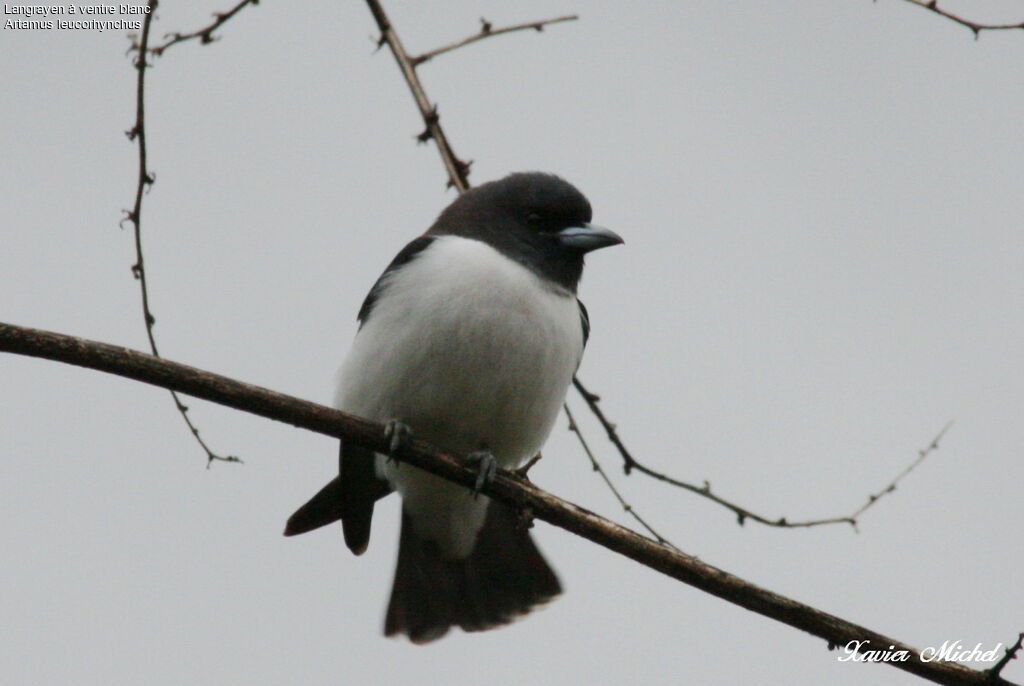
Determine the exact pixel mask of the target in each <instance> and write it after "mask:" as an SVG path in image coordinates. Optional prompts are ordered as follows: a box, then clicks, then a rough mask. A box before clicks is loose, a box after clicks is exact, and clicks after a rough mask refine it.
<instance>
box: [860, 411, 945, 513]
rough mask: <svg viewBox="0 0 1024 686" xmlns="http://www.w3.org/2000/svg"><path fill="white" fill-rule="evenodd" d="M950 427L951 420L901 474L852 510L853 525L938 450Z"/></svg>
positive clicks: (919, 451) (918, 452)
mask: <svg viewBox="0 0 1024 686" xmlns="http://www.w3.org/2000/svg"><path fill="white" fill-rule="evenodd" d="M951 426H953V420H952V419H950V420H949V421H948V422H946V425H945V426H944V427H942V429H941V430H940V431H939V433H937V434H936V435H935V438H933V439H932V442H931V443H929V444H928V446H927V447H925V448H921V449H920V450H918V451H917V459H915V460H914V461H913V462H911V463H910V464H909V465H907V466H906V467H905V468H904V469H903V471H902V472H900V473H899V474H897V475H896V478H895V479H893V480H892V481H890V482H889V483H888V484H887V485H886V486H885V488H883V489H882V490H880V491H878V492H877V493H872V494H871V495H869V496H868V501H867V502H866V503H864V504H863V505H861V506H860V508H858V509H857V510H854V512H853V513H852V514H851V515H850V519H852V520H854V524H856V520H857V517H859V516H860V515H861V513H862V512H864V511H865V510H866V509H868V508H869V507H871V506H872V505H874V504H875V503H877V502H878V500H879V498H881V497H882V496H884V495H886V494H888V493H892V492H893V491H895V490H896V485H897V484H899V482H900V481H902V480H903V477H905V476H906V475H907V474H910V472H912V471H914V469H915V468H916V467H917V465H919V464H921V463H922V462H924V458H926V457H928V456H929V455H930V454H931V453H933V452H934V451H936V450H938V449H939V441H941V440H942V438H943V437H944V436H945V435H946V432H947V431H949V429H950V427H951Z"/></svg>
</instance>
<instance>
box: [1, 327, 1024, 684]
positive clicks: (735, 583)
mask: <svg viewBox="0 0 1024 686" xmlns="http://www.w3.org/2000/svg"><path fill="white" fill-rule="evenodd" d="M0 351H7V352H13V353H16V354H21V355H30V356H33V357H38V358H43V359H49V360H55V361H58V362H65V363H67V364H74V365H78V366H81V367H87V368H90V369H96V370H99V371H104V372H108V373H111V374H117V375H119V376H122V377H126V378H130V379H135V380H137V381H141V382H144V383H148V384H153V385H156V386H161V387H163V388H167V389H169V390H173V391H179V392H181V393H187V394H189V395H192V396H195V397H197V398H202V399H204V400H209V401H211V402H215V403H219V404H221V405H226V406H228V407H233V408H235V409H238V410H242V411H244V412H249V413H252V414H256V415H259V416H261V417H266V418H268V419H274V420H277V421H282V422H286V423H288V424H292V425H294V426H297V427H301V428H304V429H308V430H310V431H315V432H317V433H320V434H323V435H326V436H334V437H337V438H342V439H344V440H346V441H350V442H351V443H353V444H354V445H358V446H362V447H364V448H366V449H368V450H373V451H376V452H386V451H387V450H388V439H387V437H386V435H385V430H384V426H383V425H382V424H378V423H376V422H371V421H368V420H366V419H361V418H359V417H355V416H353V415H350V414H346V413H344V412H341V411H339V410H334V409H332V408H329V407H324V406H323V405H317V404H316V403H311V402H308V401H305V400H301V399H299V398H295V397H292V396H288V395H285V394H283V393H277V392H274V391H270V390H267V389H265V388H260V387H258V386H253V385H250V384H246V383H242V382H239V381H235V380H233V379H229V378H227V377H223V376H220V375H218V374H213V373H211V372H207V371H203V370H200V369H195V368H194V367H187V366H185V365H182V364H177V363H174V362H170V361H168V360H164V359H161V358H158V357H155V356H153V355H147V354H145V353H141V352H138V351H134V350H128V349H126V348H122V347H119V346H114V345H108V344H106V343H98V342H96V341H89V340H86V339H83V338H76V337H74V336H66V335H63V334H57V333H52V332H49V331H41V330H39V329H30V328H27V327H21V326H14V325H11V324H4V323H0ZM396 457H397V458H398V459H399V460H401V461H402V462H407V463H409V464H411V465H412V466H414V467H418V468H420V469H424V470H426V471H428V472H430V473H432V474H436V475H437V476H439V477H441V478H444V479H447V480H448V481H451V482H453V483H457V484H460V485H462V486H466V487H472V486H473V484H474V483H475V481H476V477H477V474H476V469H475V468H474V467H472V466H470V465H469V463H468V462H467V461H466V460H465V458H463V457H461V456H455V455H452V454H450V453H446V452H443V451H441V450H439V449H438V448H436V447H434V446H432V445H430V444H429V443H426V442H424V441H419V440H411V441H409V442H408V443H405V444H403V445H402V447H401V448H399V450H398V453H397V455H396ZM482 491H483V493H484V494H485V495H487V496H490V497H492V498H495V499H496V500H498V501H500V502H502V503H505V504H507V505H510V506H512V507H515V508H517V509H520V510H523V509H528V510H529V511H530V512H531V514H532V515H533V516H534V517H536V518H537V519H540V520H542V521H545V522H548V523H550V524H553V525H554V526H557V527H559V528H562V529H565V530H566V531H569V532H570V533H574V534H576V535H578V536H581V537H583V538H585V539H587V540H589V541H591V542H593V543H596V544H598V545H600V546H603V547H605V548H607V549H609V550H612V551H614V552H617V553H619V554H620V555H623V556H625V557H628V558H630V559H631V560H634V561H636V562H638V563H640V564H642V565H644V566H646V567H648V568H650V569H653V570H655V571H657V572H661V573H662V574H664V575H666V576H669V577H671V578H673V579H676V580H678V581H681V582H683V583H685V584H689V585H690V586H693V587H694V588H698V589H700V590H702V591H704V592H706V593H709V594H711V595H714V596H716V597H718V598H722V599H723V600H725V601H727V602H730V603H733V604H734V605H738V606H739V607H743V608H746V609H748V610H751V611H753V612H756V613H758V614H760V615H762V616H765V617H769V618H771V619H774V620H776V621H778V622H781V623H783V624H786V625H788V626H791V627H794V628H797V629H800V630H801V631H805V632H807V633H810V634H812V635H814V636H817V637H819V638H821V639H823V640H825V641H827V642H828V645H829V646H831V647H835V646H845V645H847V644H849V643H850V642H851V641H863V642H865V644H870V645H875V646H890V648H889V650H890V651H894V652H898V651H904V650H905V651H906V656H907V659H905V660H903V659H901V660H892V661H884V662H883V663H882V664H885V665H888V666H889V667H895V668H897V669H901V670H904V671H906V672H909V673H911V674H916V675H917V676H920V677H922V678H924V679H928V680H930V681H933V682H935V683H939V684H949V685H950V686H964V685H968V684H969V685H976V686H1012V684H1010V682H1008V681H1006V680H1005V679H1003V678H1002V677H1001V676H1000V675H993V674H992V673H991V672H988V671H981V670H975V669H970V668H968V667H965V666H963V665H960V664H957V663H955V662H951V661H946V660H934V659H933V660H930V661H925V659H924V658H923V657H922V656H921V653H920V652H918V651H916V650H914V649H913V648H911V647H910V646H907V645H905V644H903V643H901V642H900V641H897V640H896V639H893V638H889V637H888V636H884V635H882V634H879V633H878V632H875V631H872V630H871V629H868V628H867V627H863V626H858V625H856V624H854V623H852V622H849V621H847V620H845V619H842V618H841V617H837V616H835V615H832V614H829V613H826V612H823V611H822V610H818V609H817V608H814V607H811V606H809V605H805V604H803V603H801V602H798V601H796V600H793V599H791V598H787V597H785V596H782V595H779V594H777V593H773V592H772V591H769V590H768V589H765V588H761V587H760V586H756V585H755V584H752V583H750V582H749V581H746V580H744V579H741V578H739V577H737V576H735V575H733V574H730V573H728V572H726V571H724V570H722V569H719V568H717V567H713V566H711V565H709V564H707V563H705V562H702V561H701V560H699V559H697V558H695V557H692V556H690V555H687V554H685V553H683V552H680V551H678V550H676V549H674V548H670V547H669V546H667V545H663V544H661V543H658V542H656V541H653V540H651V539H649V538H647V537H645V536H641V535H640V534H638V533H636V532H634V531H631V530H630V529H628V528H626V527H624V526H621V525H619V524H616V523H615V522H612V521H610V520H608V519H605V518H604V517H600V516H598V515H596V514H594V513H593V512H590V511H588V510H586V509H584V508H582V507H579V506H577V505H574V504H573V503H570V502H568V501H565V500H562V499H561V498H558V497H557V496H555V495H552V494H550V493H548V492H546V491H543V490H541V489H539V488H537V487H536V486H535V485H533V484H532V483H531V482H530V481H528V480H525V479H520V478H518V477H516V476H515V475H514V474H512V473H511V472H507V471H505V470H501V469H499V470H498V473H497V475H496V476H495V478H494V480H493V481H489V482H487V483H486V484H484V486H483V489H482Z"/></svg>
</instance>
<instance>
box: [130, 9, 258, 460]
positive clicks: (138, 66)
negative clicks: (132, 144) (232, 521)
mask: <svg viewBox="0 0 1024 686" xmlns="http://www.w3.org/2000/svg"><path fill="white" fill-rule="evenodd" d="M157 4H159V0H149V3H148V7H149V12H148V13H147V14H146V18H145V19H144V20H143V22H142V34H141V35H140V36H139V40H138V42H136V43H133V44H132V47H131V52H134V53H135V60H134V62H133V66H134V67H135V70H136V71H137V72H138V74H137V76H136V82H135V125H134V126H133V127H132V128H131V129H130V130H129V131H128V132H127V135H128V139H129V140H133V141H136V142H137V143H138V145H139V175H138V184H137V186H136V188H135V204H134V205H133V206H132V209H130V210H125V217H124V219H122V220H121V225H122V227H123V226H124V222H126V221H127V222H131V224H132V228H133V230H134V233H135V264H133V265H132V275H133V276H134V277H135V279H136V280H137V281H138V282H139V290H140V291H142V315H143V318H144V319H145V322H146V336H147V337H148V338H149V349H150V350H151V351H152V352H153V354H154V355H156V356H157V357H159V356H160V352H159V351H158V350H157V347H156V336H155V335H154V334H153V326H154V325H155V324H156V317H154V316H153V311H152V309H151V308H150V306H149V286H148V283H147V281H146V265H145V260H144V259H143V254H142V196H143V194H144V193H146V191H147V190H148V189H149V188H150V187H151V186H152V185H153V183H154V182H155V181H156V177H155V176H154V175H153V174H152V172H150V171H149V167H148V166H147V162H146V97H145V95H146V69H147V68H148V67H149V66H150V65H149V63H147V62H146V56H147V55H148V54H149V51H148V48H147V46H148V43H149V30H150V27H151V26H152V23H153V17H154V16H155V14H156V7H157ZM171 397H172V398H174V405H175V407H176V408H177V409H178V412H179V413H180V414H181V417H182V419H184V420H185V424H186V425H187V426H188V429H189V431H190V432H191V433H192V435H193V436H194V437H195V439H196V441H197V442H198V443H199V445H200V447H201V448H202V449H203V450H204V451H205V452H206V466H207V468H209V466H210V463H212V462H213V461H214V460H217V461H220V462H241V461H242V460H241V459H239V458H238V457H236V456H234V455H228V456H223V455H218V454H217V453H215V452H213V451H212V450H211V449H210V446H208V445H207V444H206V441H204V440H203V438H202V437H201V436H200V435H199V429H198V428H196V425H195V424H194V423H193V422H192V418H191V417H190V416H189V414H188V407H187V406H186V405H185V404H184V403H183V402H181V398H179V397H178V394H177V393H176V392H175V391H173V390H172V391H171Z"/></svg>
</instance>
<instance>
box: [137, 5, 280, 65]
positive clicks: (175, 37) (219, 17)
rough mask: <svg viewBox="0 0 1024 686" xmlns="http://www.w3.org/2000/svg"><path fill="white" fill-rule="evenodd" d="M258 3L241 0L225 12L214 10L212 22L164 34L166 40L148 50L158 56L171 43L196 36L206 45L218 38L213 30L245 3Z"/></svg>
mask: <svg viewBox="0 0 1024 686" xmlns="http://www.w3.org/2000/svg"><path fill="white" fill-rule="evenodd" d="M259 3H260V0H242V1H241V2H239V3H238V4H237V5H235V6H234V7H232V8H231V9H229V10H228V11H227V12H215V13H214V15H213V23H212V24H210V25H209V26H204V27H203V28H201V29H198V30H196V31H192V32H190V33H168V34H165V35H164V38H166V39H167V40H166V41H164V42H163V43H161V44H160V45H158V46H156V47H155V48H150V49H149V51H150V52H151V53H153V54H154V55H156V56H158V57H159V56H160V55H162V54H163V53H164V50H166V49H167V48H169V47H171V46H172V45H177V44H178V43H184V42H185V41H190V40H193V39H196V38H198V39H199V42H200V43H202V44H203V45H206V44H207V43H212V42H214V41H215V40H218V38H217V37H215V36H214V35H213V32H214V31H216V30H217V29H219V28H220V27H221V26H223V25H224V24H225V23H226V22H228V21H230V20H231V18H232V17H234V16H235V15H236V14H238V13H239V12H241V11H242V9H243V8H244V7H245V6H246V5H258V4H259ZM153 8H154V9H155V3H154V5H153ZM149 16H152V12H150V14H149V15H147V18H148V17H149Z"/></svg>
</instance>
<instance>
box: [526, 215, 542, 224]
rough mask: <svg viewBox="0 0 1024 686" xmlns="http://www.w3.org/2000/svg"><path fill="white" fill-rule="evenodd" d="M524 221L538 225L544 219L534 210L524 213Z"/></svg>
mask: <svg viewBox="0 0 1024 686" xmlns="http://www.w3.org/2000/svg"><path fill="white" fill-rule="evenodd" d="M526 223H527V224H529V225H530V226H540V225H541V224H543V223H544V220H543V219H542V218H541V216H540V215H539V214H537V213H536V212H530V214H528V215H526Z"/></svg>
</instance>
